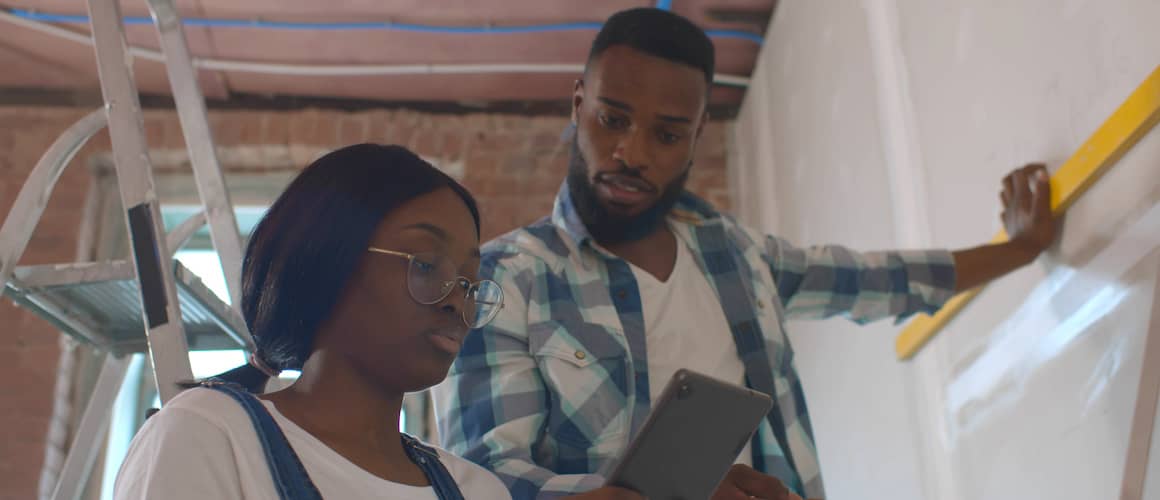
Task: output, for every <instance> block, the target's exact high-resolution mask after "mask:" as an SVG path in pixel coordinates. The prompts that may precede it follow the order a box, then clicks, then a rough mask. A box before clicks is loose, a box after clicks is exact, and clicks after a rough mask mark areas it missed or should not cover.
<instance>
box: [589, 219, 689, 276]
mask: <svg viewBox="0 0 1160 500" xmlns="http://www.w3.org/2000/svg"><path fill="white" fill-rule="evenodd" d="M601 246H602V247H604V248H605V249H606V250H608V251H609V252H611V253H612V254H613V255H615V256H617V257H620V258H622V259H624V260H627V261H628V262H629V263H631V264H632V265H634V266H636V267H639V268H641V269H643V270H644V271H645V272H647V273H649V274H651V275H653V276H654V277H656V279H657V280H659V281H662V282H664V281H668V280H669V276H671V275H672V274H673V268H674V267H675V266H676V264H677V237H676V235H675V234H673V231H672V230H671V229H669V226H668V225H667V224H662V225H661V226H660V227H658V228H657V229H656V230H655V231H653V232H652V233H651V234H649V235H648V236H645V237H644V238H641V239H639V240H635V241H626V242H622V243H612V244H605V243H601Z"/></svg>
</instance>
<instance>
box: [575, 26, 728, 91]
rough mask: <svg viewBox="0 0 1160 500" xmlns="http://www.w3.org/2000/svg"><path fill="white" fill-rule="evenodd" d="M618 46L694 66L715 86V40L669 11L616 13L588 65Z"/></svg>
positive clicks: (596, 42) (598, 37)
mask: <svg viewBox="0 0 1160 500" xmlns="http://www.w3.org/2000/svg"><path fill="white" fill-rule="evenodd" d="M617 45H627V46H629V47H632V48H634V49H636V50H639V51H641V52H644V53H646V54H649V55H651V56H655V57H659V58H662V59H666V60H669V61H672V62H675V63H680V64H685V65H688V66H692V67H694V68H697V69H699V70H701V72H702V73H704V75H705V83H707V84H710V85H711V84H712V83H713V72H714V65H715V64H716V63H715V52H714V49H713V41H712V40H710V39H709V36H708V35H706V34H705V32H704V31H703V30H702V29H701V28H698V27H697V25H695V24H693V22H692V21H689V20H688V19H685V18H684V17H681V16H679V15H677V14H674V13H672V12H669V11H667V10H662V9H657V8H652V7H640V8H636V9H628V10H622V11H620V12H617V13H616V14H613V15H612V17H609V18H608V20H607V21H605V22H604V26H603V27H602V28H600V32H599V33H597V34H596V39H595V40H593V41H592V49H591V50H590V51H589V52H588V64H592V61H594V60H596V58H598V57H600V55H601V54H603V53H604V51H605V50H608V49H609V48H610V47H615V46H617Z"/></svg>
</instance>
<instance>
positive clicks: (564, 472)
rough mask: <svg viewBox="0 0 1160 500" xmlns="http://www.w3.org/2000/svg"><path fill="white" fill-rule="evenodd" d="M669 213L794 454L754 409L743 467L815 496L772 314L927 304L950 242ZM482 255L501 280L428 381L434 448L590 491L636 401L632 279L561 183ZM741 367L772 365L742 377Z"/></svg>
mask: <svg viewBox="0 0 1160 500" xmlns="http://www.w3.org/2000/svg"><path fill="white" fill-rule="evenodd" d="M670 223H671V227H673V229H674V232H675V233H676V234H677V237H678V238H679V239H681V240H682V241H683V242H684V243H685V244H688V245H689V247H690V248H691V249H692V250H693V254H694V255H695V256H696V260H697V262H698V264H699V266H700V268H701V270H702V271H703V272H704V273H705V275H706V277H707V278H708V279H709V282H710V283H711V284H712V285H713V286H714V288H715V290H716V291H717V294H718V296H719V297H720V299H721V300H720V305H719V306H718V307H722V308H723V311H724V312H725V316H726V318H727V319H728V321H729V323H730V324H729V326H730V328H731V330H732V331H733V334H734V339H735V342H736V343H737V349H738V355H739V356H740V357H741V359H742V360H743V361H744V362H745V364H746V368H747V370H746V373H747V377H746V378H747V379H748V382H749V384H750V385H751V386H753V385H754V380H755V376H757V377H756V378H761V377H764V378H765V380H767V381H768V379H769V376H770V375H772V386H773V387H774V388H775V391H774V392H776V396H775V397H776V399H777V403H778V409H779V410H780V411H779V414H780V416H781V421H782V423H783V424H784V431H785V434H784V436H783V437H784V438H785V442H786V443H787V445H788V447H789V448H790V450H789V451H790V456H791V457H792V462H791V461H790V460H788V459H787V458H786V454H785V451H784V450H782V449H781V446H779V444H778V439H777V437H776V436H775V433H774V432H773V429H772V427H771V425H770V424H769V422H768V421H766V422H763V423H762V425H761V427H760V428H759V429H758V432H757V436H756V437H755V439H754V445H755V446H754V447H753V448H754V457H753V459H754V464H755V466H756V467H757V468H758V469H759V470H762V471H764V472H766V473H768V474H772V475H774V476H776V477H778V478H780V479H781V480H782V481H783V482H785V483H786V484H787V485H790V486H791V487H792V488H793V489H795V490H797V491H798V493H799V494H803V495H805V496H807V497H810V498H814V497H822V496H824V494H825V493H824V489H823V485H822V477H821V473H820V471H819V469H818V461H817V451H816V449H815V447H814V437H813V430H812V428H811V426H810V422H809V411H808V409H807V408H806V403H805V396H804V393H803V391H802V386H801V382H800V380H799V379H798V374H797V371H796V370H795V369H794V367H793V349H792V348H791V347H790V345H789V341H788V338H787V337H786V335H785V329H784V321H785V320H786V319H787V318H826V317H831V316H836V315H843V316H846V317H848V318H849V319H851V320H853V321H856V322H868V321H872V320H875V319H880V318H884V317H890V316H896V317H899V319H902V318H905V317H906V316H909V315H911V314H914V313H917V312H927V313H930V312H934V311H935V310H937V309H938V308H939V307H941V306H942V304H943V303H944V302H945V301H946V300H947V299H949V298H950V297H951V296H952V295H953V289H954V282H955V270H954V263H953V258H952V256H951V254H950V253H948V252H945V251H918V252H877V253H856V252H853V251H850V250H848V249H845V248H841V247H833V246H830V247H815V248H810V249H800V248H796V247H794V246H792V245H790V244H789V243H788V242H786V241H784V240H781V239H779V238H776V237H773V236H764V235H761V234H758V233H756V232H755V231H752V230H750V229H747V228H745V227H742V226H741V225H739V224H737V223H736V222H735V221H734V220H732V219H731V218H730V217H728V216H725V215H722V214H719V213H717V212H716V211H715V210H713V208H712V207H710V206H709V205H708V204H707V203H705V202H704V201H703V200H700V199H698V198H696V197H695V196H693V195H692V194H689V193H685V194H684V195H683V196H682V198H681V200H680V201H679V202H678V203H677V205H676V207H675V208H674V210H673V212H672V214H671V216H670ZM483 254H484V255H483V262H482V268H481V272H480V276H481V277H483V278H490V279H492V280H495V281H496V282H498V283H500V285H501V286H502V287H503V289H504V301H505V305H504V309H503V310H502V311H501V312H500V313H499V315H498V316H497V317H496V318H495V320H494V321H492V323H491V324H489V325H487V326H486V327H484V328H482V329H480V330H477V331H475V332H473V333H472V334H471V335H469V336H468V338H467V340H466V341H465V343H464V345H463V348H462V350H461V351H460V355H459V358H458V359H457V360H456V362H455V363H454V365H453V366H452V368H451V372H450V374H449V375H448V378H447V380H446V381H445V382H444V383H443V384H441V385H440V386H438V387H436V388H435V390H434V391H433V393H434V396H435V401H436V405H437V410H438V414H439V416H440V419H439V430H440V436H441V438H442V442H443V446H444V447H445V448H447V449H448V450H450V451H452V452H455V453H458V454H460V455H462V456H464V457H466V458H468V459H469V460H472V461H474V462H476V463H478V464H480V465H482V466H484V467H486V468H488V469H490V470H492V471H493V472H495V473H496V474H497V475H498V476H499V477H500V479H502V480H503V481H504V482H505V483H506V484H507V486H508V488H509V489H510V490H511V492H512V497H513V498H514V499H531V498H556V497H560V496H566V495H569V494H574V493H578V492H583V491H587V490H591V489H594V488H597V487H599V486H601V485H602V484H603V482H604V478H603V476H602V474H604V473H607V472H608V469H609V467H611V466H612V465H613V464H614V462H615V460H616V459H617V458H618V456H619V455H620V453H622V452H623V450H624V449H625V447H626V446H627V445H628V443H629V441H630V440H631V439H632V438H633V436H635V435H636V433H637V432H638V431H639V429H640V427H641V425H642V424H643V422H644V420H645V418H646V417H647V416H648V412H649V409H650V402H649V383H650V381H649V376H648V362H647V359H648V358H647V353H646V352H645V331H644V318H643V315H642V313H641V300H640V292H639V289H638V287H637V283H636V279H635V277H634V276H633V273H632V271H631V269H630V268H629V265H628V263H626V262H625V261H623V260H622V259H619V258H618V257H616V256H614V255H612V254H610V253H608V252H606V251H604V250H602V249H601V248H600V247H599V246H597V245H595V244H593V242H592V241H591V238H590V236H589V235H588V232H587V230H586V229H585V228H584V225H583V224H582V223H581V221H580V218H579V216H578V215H577V213H576V211H575V209H574V208H573V206H572V202H571V200H570V198H569V195H568V190H567V186H564V187H563V188H562V189H561V191H560V194H559V195H558V196H557V199H556V207H555V210H554V212H553V214H552V216H551V218H545V219H543V220H540V221H539V222H536V223H534V224H532V225H530V226H527V227H524V228H522V229H519V230H516V231H513V232H511V233H509V234H507V235H505V236H503V237H500V238H499V239H497V240H495V241H493V242H491V243H489V244H488V245H486V246H485V248H484V252H483ZM706 307H714V305H711V304H706ZM755 361H760V363H757V362H755ZM754 366H763V367H765V370H766V371H767V372H772V373H757V374H755V373H753V372H752V370H751V368H752V367H754ZM664 382H665V381H659V382H657V383H664ZM791 463H792V464H793V465H794V466H793V467H791V466H790V464H791Z"/></svg>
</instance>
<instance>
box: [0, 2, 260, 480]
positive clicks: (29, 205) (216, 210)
mask: <svg viewBox="0 0 1160 500" xmlns="http://www.w3.org/2000/svg"><path fill="white" fill-rule="evenodd" d="M148 3H149V9H150V12H151V13H152V15H153V20H154V24H155V26H156V27H157V30H158V33H159V35H160V38H161V44H162V47H163V50H164V52H165V55H166V68H167V70H168V73H169V80H170V84H171V87H172V89H173V95H174V99H175V102H176V104H177V111H178V115H179V118H180V121H181V128H182V131H183V134H184V136H185V142H186V145H187V147H188V149H189V156H190V160H191V163H192V166H193V171H194V176H195V179H196V182H197V187H198V192H199V194H200V196H201V201H202V205H203V210H202V212H200V213H198V214H196V215H194V216H192V217H190V218H189V219H188V220H186V221H184V222H183V223H181V224H180V225H179V226H178V227H177V228H175V229H174V230H173V231H172V232H170V233H168V234H166V232H165V229H164V226H163V224H162V219H161V212H160V206H159V203H158V200H157V195H156V190H155V189H154V182H153V174H152V167H151V165H150V163H149V156H148V147H147V144H146V140H145V133H144V127H143V122H142V117H141V109H140V108H141V105H140V101H139V99H138V94H137V87H136V85H135V83H134V81H133V72H132V67H131V64H132V58H131V57H130V54H129V51H128V49H127V43H126V40H125V32H124V25H123V23H122V16H121V9H120V5H119V4H118V2H117V0H88V9H89V15H90V19H91V21H90V25H91V29H92V40H93V47H94V49H95V52H96V58H97V66H98V72H99V74H100V83H101V91H102V94H103V96H104V101H105V106H104V107H103V108H102V109H99V110H96V111H94V112H92V113H90V114H88V115H87V116H85V117H84V118H81V119H80V120H79V121H78V122H76V124H74V125H72V126H71V127H69V128H68V129H67V130H65V131H64V132H63V133H62V135H61V136H60V137H59V138H58V139H57V140H56V142H54V143H53V144H52V146H50V147H49V149H48V151H46V152H45V153H44V155H43V156H42V157H41V158H40V160H39V161H38V162H37V164H36V166H35V167H34V168H33V170H32V171H31V173H30V175H29V178H28V179H27V181H26V183H25V184H24V186H23V188H22V189H21V191H20V193H19V195H18V196H17V199H16V201H15V203H14V204H13V206H12V208H11V210H10V211H9V213H8V215H7V217H6V219H5V220H4V224H3V226H0V283H3V289H2V290H3V294H4V295H7V296H8V297H10V298H11V299H12V300H13V301H14V302H16V303H17V304H19V305H21V306H23V307H25V308H27V309H29V310H31V311H33V312H34V313H36V314H37V315H39V316H41V317H42V318H44V319H46V320H47V321H49V322H50V323H52V324H53V325H55V326H56V327H57V328H59V329H60V330H61V331H62V332H63V333H65V334H67V335H70V336H72V337H73V338H76V339H78V340H80V341H81V342H83V343H86V344H88V345H91V346H93V347H94V348H96V349H97V350H99V351H101V352H103V353H104V354H105V360H104V365H103V366H102V369H101V373H100V376H99V378H98V382H97V385H96V387H95V389H94V391H93V394H92V396H91V397H90V399H89V402H88V404H87V406H86V408H85V411H84V414H83V416H82V418H81V423H80V427H79V428H78V430H77V433H76V436H75V437H74V439H73V443H72V446H71V447H70V449H69V453H68V456H67V458H66V459H65V462H64V466H63V468H62V470H61V473H60V476H59V478H58V481H57V486H56V488H55V490H54V492H53V498H54V499H75V498H78V497H79V495H80V494H81V492H82V491H83V489H84V487H85V484H86V482H87V480H88V478H89V476H90V475H91V472H92V468H93V464H94V463H95V461H96V457H97V456H98V452H99V450H100V449H101V446H102V444H103V442H104V438H105V433H106V431H107V429H108V423H109V420H110V417H111V413H112V407H113V403H114V400H115V399H116V395H117V393H118V391H119V390H120V387H121V385H122V384H123V382H124V380H125V374H126V371H127V369H128V366H129V356H127V354H130V353H137V352H146V351H147V352H148V353H149V355H150V359H151V360H152V365H153V374H154V377H155V380H156V383H157V389H158V392H159V394H160V397H161V401H162V404H164V403H165V402H166V401H168V400H169V399H171V398H172V397H173V396H175V395H176V394H177V393H178V392H180V390H181V389H180V387H179V385H178V383H179V382H181V381H185V380H189V379H191V378H192V372H191V369H190V363H189V350H190V349H194V350H208V349H229V348H241V349H245V350H247V351H250V352H252V346H253V342H252V340H251V338H250V335H249V332H248V331H247V329H246V324H245V321H244V320H243V318H242V316H241V314H240V312H239V307H238V304H240V302H241V301H240V296H241V259H242V248H241V238H240V236H239V233H238V226H237V221H236V220H235V218H234V212H233V208H232V205H231V203H230V199H229V195H228V193H227V191H226V186H225V181H224V177H223V175H222V172H221V168H220V166H219V164H218V160H217V157H216V153H215V150H214V144H213V139H212V137H211V134H210V129H209V124H208V120H207V119H206V112H205V102H204V99H203V97H202V94H201V90H200V88H198V84H197V79H196V72H195V69H194V67H193V61H192V59H191V58H190V55H189V50H188V47H187V45H186V40H185V35H184V32H183V31H182V25H181V19H180V17H179V16H178V13H177V10H176V8H175V6H174V0H149V1H148ZM106 126H107V127H108V129H109V135H110V137H111V139H112V146H113V158H114V162H115V164H116V173H117V184H118V189H119V190H120V194H121V201H122V206H124V207H125V221H126V227H127V228H128V233H129V234H128V236H129V241H130V244H131V248H132V252H131V259H130V260H117V261H108V262H79V263H68V264H58V265H40V266H17V262H18V261H19V260H20V257H21V256H22V255H23V253H24V251H25V249H26V248H27V246H28V243H29V241H30V239H31V238H32V234H33V231H34V229H35V227H36V224H37V222H38V221H39V220H40V217H41V215H42V214H43V213H44V209H45V207H46V205H47V203H48V199H49V196H50V195H51V193H52V190H53V188H54V186H55V185H56V182H57V180H58V179H59V178H60V174H61V172H62V171H63V170H64V168H65V167H66V166H67V165H68V164H69V162H70V160H72V158H73V157H74V156H75V155H76V153H77V151H78V150H80V148H81V147H82V146H83V145H84V144H85V143H86V142H87V141H88V140H89V139H90V138H91V137H92V136H93V135H95V134H96V133H97V132H99V131H100V130H101V129H102V128H104V127H106ZM204 225H208V226H209V230H210V235H211V238H212V240H213V245H214V249H215V250H216V251H217V253H218V255H219V257H220V261H221V264H222V270H223V273H224V275H225V278H226V286H227V288H228V290H229V295H230V298H231V302H232V304H233V306H232V307H231V306H230V305H228V304H226V303H225V302H223V301H222V300H220V299H219V298H218V297H217V296H215V295H214V294H213V293H212V292H211V291H210V290H209V289H208V288H207V287H206V286H205V285H204V284H202V283H201V281H200V280H199V279H198V278H197V277H196V276H195V275H194V274H193V273H192V272H190V271H189V270H188V269H186V268H185V267H184V266H182V265H181V264H180V263H178V262H177V261H175V260H174V258H173V256H174V252H175V251H176V250H177V249H178V248H180V247H181V246H182V245H183V244H184V243H185V242H186V241H187V240H188V239H189V237H190V236H192V235H193V234H194V232H196V231H197V230H198V229H200V228H201V227H202V226H204Z"/></svg>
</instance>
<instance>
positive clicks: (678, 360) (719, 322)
mask: <svg viewBox="0 0 1160 500" xmlns="http://www.w3.org/2000/svg"><path fill="white" fill-rule="evenodd" d="M632 272H633V274H634V275H635V276H636V282H637V285H638V286H639V287H640V301H641V307H642V309H643V313H644V330H645V341H646V349H647V351H648V379H649V398H650V399H651V400H652V401H656V400H657V398H659V397H660V394H661V391H663V390H664V388H665V384H667V383H668V382H669V379H670V378H672V376H673V374H674V373H676V372H677V370H679V369H681V368H685V369H688V370H692V371H695V372H698V373H703V374H705V375H709V376H710V377H714V378H717V379H720V380H725V381H730V382H733V383H736V384H741V385H744V384H745V365H744V364H743V363H742V362H741V358H740V357H739V356H738V355H737V346H736V344H735V343H734V341H733V333H732V332H730V331H729V321H728V320H726V319H725V312H724V311H723V310H722V309H721V299H719V298H718V297H717V292H715V291H714V290H713V286H712V285H711V284H710V283H709V280H708V279H707V278H706V277H705V274H704V273H703V272H701V268H700V266H698V265H697V262H696V260H694V259H693V255H692V253H691V252H690V250H689V248H688V247H687V245H686V244H685V242H684V241H682V240H681V239H680V238H679V237H678V238H677V263H676V265H675V266H674V267H673V272H672V274H670V275H669V279H668V280H667V281H664V282H662V281H659V280H657V278H656V277H655V276H653V275H652V274H649V273H648V271H645V270H643V269H640V268H638V267H636V266H632ZM751 446H752V445H748V444H747V445H746V446H745V449H743V450H741V454H740V455H738V457H737V462H736V463H740V464H746V465H752V462H753V457H752V452H751Z"/></svg>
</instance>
